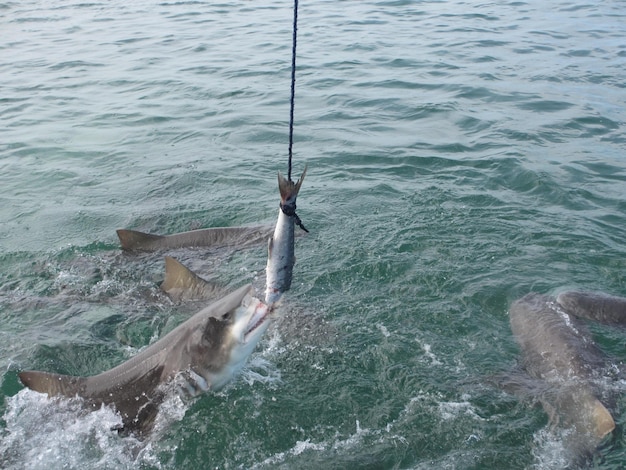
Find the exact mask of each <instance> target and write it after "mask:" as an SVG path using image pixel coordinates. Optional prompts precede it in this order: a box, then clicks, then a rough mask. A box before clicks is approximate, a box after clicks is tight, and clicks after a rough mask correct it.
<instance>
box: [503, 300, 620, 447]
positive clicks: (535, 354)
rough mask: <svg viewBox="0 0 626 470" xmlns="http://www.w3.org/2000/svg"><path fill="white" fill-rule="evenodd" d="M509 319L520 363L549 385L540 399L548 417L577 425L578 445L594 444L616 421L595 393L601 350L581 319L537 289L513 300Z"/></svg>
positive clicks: (574, 438) (602, 359)
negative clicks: (521, 358) (595, 380)
mask: <svg viewBox="0 0 626 470" xmlns="http://www.w3.org/2000/svg"><path fill="white" fill-rule="evenodd" d="M510 321H511V330H512V331H513V334H514V336H515V339H516V340H517V342H518V343H519V345H520V347H521V349H522V356H523V366H524V368H525V369H526V371H527V372H528V374H529V375H530V376H531V377H532V378H535V379H540V380H543V381H545V383H546V384H547V385H548V386H547V388H546V390H545V391H544V392H542V393H541V394H540V401H541V402H542V404H543V407H544V409H545V410H546V412H547V413H548V415H549V416H550V420H551V421H553V422H562V423H564V424H566V425H569V426H572V427H573V428H574V429H575V431H576V432H575V433H574V437H573V441H572V445H575V447H576V448H577V450H578V451H581V452H586V451H590V450H593V448H595V447H596V446H597V445H598V444H599V442H600V441H601V440H602V438H603V437H604V436H605V435H607V434H608V433H610V432H611V431H612V430H613V429H614V428H615V422H614V420H613V418H612V416H611V414H610V413H609V411H608V410H607V409H606V407H605V406H604V405H603V404H602V403H601V402H600V401H599V400H598V398H597V397H596V396H595V392H594V389H593V386H592V380H593V378H594V377H595V375H596V374H597V371H598V370H601V369H603V368H604V366H605V364H604V356H603V355H602V352H601V351H600V350H599V349H598V348H597V346H596V345H595V343H594V342H593V341H592V339H591V336H590V334H589V332H588V331H587V329H586V328H585V325H584V324H583V323H582V322H580V321H577V319H576V318H574V317H572V316H570V315H568V314H567V313H566V312H564V311H562V310H561V309H560V308H559V307H558V305H557V304H556V302H555V300H554V299H553V298H552V297H548V296H545V295H539V294H528V295H526V296H525V297H523V298H521V299H519V300H517V301H516V302H514V303H513V304H512V305H511V308H510ZM574 441H576V442H574Z"/></svg>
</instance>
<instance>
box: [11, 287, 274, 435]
mask: <svg viewBox="0 0 626 470" xmlns="http://www.w3.org/2000/svg"><path fill="white" fill-rule="evenodd" d="M270 318H271V316H270V309H269V308H268V307H267V306H266V305H265V304H264V303H263V302H261V301H260V300H258V299H256V298H255V297H254V290H253V289H252V287H251V286H249V285H247V286H244V287H241V288H239V289H237V290H236V291H234V292H232V293H231V294H229V295H227V296H225V297H223V298H222V299H220V300H218V301H217V302H214V303H213V304H211V305H209V306H208V307H206V308H204V309H202V310H200V311H199V312H198V313H196V314H195V315H193V316H192V317H191V318H190V319H188V320H187V321H186V322H184V323H182V324H181V325H179V326H178V327H177V328H175V329H174V330H172V331H171V332H170V333H168V334H167V335H165V336H164V337H163V338H161V339H160V340H158V341H157V342H155V343H153V344H151V345H150V346H148V347H146V348H145V349H144V350H143V351H141V352H140V353H139V354H137V355H136V356H134V357H133V358H131V359H129V360H128V361H126V362H124V363H122V364H120V365H118V366H117V367H114V368H113V369H110V370H107V371H105V372H102V373H101V374H98V375H95V376H92V377H73V376H67V375H59V374H53V373H48V372H39V371H24V372H21V373H20V374H19V377H20V380H21V381H22V383H23V384H24V385H26V386H27V387H28V388H31V389H33V390H35V391H38V392H41V393H47V394H48V395H49V396H65V397H75V396H78V397H81V398H83V399H84V400H85V402H86V403H87V404H88V405H90V406H92V407H100V406H101V405H103V404H105V405H112V406H113V407H115V409H116V410H117V411H118V412H119V413H120V415H121V417H122V423H123V426H122V428H121V429H120V431H121V432H123V433H134V434H136V435H138V436H142V435H145V434H146V433H148V432H149V431H150V430H151V429H152V427H153V425H154V419H155V417H156V415H157V412H158V407H159V405H160V403H161V402H162V400H163V399H164V397H165V395H166V393H168V390H169V389H170V388H176V389H177V390H181V391H183V392H184V394H186V395H187V394H188V395H191V396H194V395H197V394H199V393H200V392H202V391H206V390H209V389H211V390H218V389H219V388H221V387H223V386H224V385H225V384H226V383H227V382H228V381H229V380H230V379H231V378H232V376H233V374H235V372H237V370H238V369H240V368H241V367H242V366H243V364H244V362H245V360H246V359H247V357H248V356H249V355H250V353H251V352H252V351H253V349H254V348H255V346H256V344H257V343H258V342H259V340H260V338H261V336H262V335H263V333H264V332H265V330H266V329H267V327H268V325H269V320H270ZM170 386H175V387H170Z"/></svg>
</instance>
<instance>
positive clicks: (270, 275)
mask: <svg viewBox="0 0 626 470" xmlns="http://www.w3.org/2000/svg"><path fill="white" fill-rule="evenodd" d="M305 175H306V168H305V169H304V171H303V172H302V176H300V179H299V180H298V182H297V183H294V182H293V181H290V180H288V179H287V178H285V177H284V176H283V175H282V174H281V173H280V172H279V173H278V189H279V191H280V209H279V211H278V220H277V221H276V227H275V228H274V233H273V235H272V237H271V238H270V239H269V242H268V255H267V266H266V268H265V272H266V288H265V303H266V304H267V305H269V306H270V307H271V306H273V305H274V304H276V303H277V302H278V301H279V300H280V298H281V296H282V294H283V293H284V292H286V291H288V290H289V288H290V287H291V278H292V274H293V266H294V264H295V262H296V257H295V253H294V237H295V235H294V231H295V226H296V224H297V225H299V226H300V227H302V228H303V229H304V227H303V226H302V223H301V222H300V219H299V218H298V216H297V215H296V199H297V197H298V192H299V191H300V187H301V186H302V182H303V181H304V176H305ZM304 230H306V229H304Z"/></svg>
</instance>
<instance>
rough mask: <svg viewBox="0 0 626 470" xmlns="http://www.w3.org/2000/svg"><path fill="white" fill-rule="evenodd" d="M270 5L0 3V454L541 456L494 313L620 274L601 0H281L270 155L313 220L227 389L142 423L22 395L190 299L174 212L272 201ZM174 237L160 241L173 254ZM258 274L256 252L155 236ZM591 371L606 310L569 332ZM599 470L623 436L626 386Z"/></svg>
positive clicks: (247, 219) (624, 228) (210, 274)
mask: <svg viewBox="0 0 626 470" xmlns="http://www.w3.org/2000/svg"><path fill="white" fill-rule="evenodd" d="M292 7H293V5H292V3H291V2H289V1H271V2H253V1H246V0H243V1H236V2H235V1H228V0H225V1H221V2H209V1H152V0H137V1H124V2H123V1H120V0H110V1H89V2H81V1H74V0H46V1H43V0H20V1H1V2H0V31H2V34H0V84H1V85H2V86H1V88H0V123H1V124H0V129H1V131H0V135H1V138H0V182H1V188H0V202H1V204H0V368H1V370H2V375H1V377H0V380H1V386H0V398H1V400H0V416H1V417H0V439H1V440H0V467H3V468H11V469H18V468H19V469H21V468H29V469H37V468H46V469H51V468H77V469H78V468H81V469H83V468H94V469H108V468H144V469H177V468H185V469H205V468H216V469H218V468H219V469H249V468H255V469H269V468H272V469H274V468H282V469H319V468H325V469H353V468H359V469H392V468H398V469H400V468H401V469H433V468H436V469H496V468H507V469H553V468H554V469H556V468H563V467H564V465H566V464H567V462H568V461H569V460H568V459H569V458H570V457H571V456H570V455H568V449H567V447H566V446H565V445H564V444H563V442H564V436H563V435H562V431H560V430H559V428H558V427H557V428H553V427H551V426H550V424H549V423H548V417H547V415H546V413H545V412H544V411H543V409H542V408H541V407H539V406H536V403H533V400H532V399H525V400H523V399H520V398H519V397H518V396H515V395H514V394H511V393H509V392H508V391H507V390H504V389H502V388H500V387H499V386H498V385H497V384H496V383H495V382H496V381H494V380H493V377H496V376H501V375H506V374H507V373H508V372H509V371H511V373H513V372H512V371H513V370H514V369H515V366H516V364H517V360H518V358H519V348H518V346H517V344H516V343H515V340H514V338H513V337H512V334H511V330H510V327H509V320H508V313H507V312H508V307H509V305H510V304H511V302H512V301H514V300H515V299H517V298H519V297H521V296H522V295H524V294H526V293H528V292H531V291H535V292H541V293H554V292H557V291H559V290H562V289H567V288H584V289H590V290H600V291H604V292H609V293H612V294H615V295H622V296H626V278H625V276H624V273H625V272H626V242H625V240H626V130H625V129H626V127H625V126H626V9H625V7H626V4H625V3H624V2H623V1H617V0H612V1H611V0H609V1H603V2H584V1H582V0H573V1H554V2H546V1H543V0H542V1H539V0H528V1H507V2H476V1H471V0H469V1H461V0H451V1H409V0H395V1H391V0H390V1H385V0H359V1H337V0H335V1H327V0H309V1H301V2H300V10H299V30H298V68H297V82H296V109H295V142H294V157H293V164H294V170H293V171H294V174H293V176H294V178H295V177H297V176H299V174H300V172H301V171H302V170H303V168H304V166H305V165H308V173H307V177H306V180H305V181H304V184H303V186H302V190H301V193H300V196H299V199H298V210H299V215H300V217H301V218H302V220H303V222H304V224H305V225H306V226H307V228H308V229H309V230H310V233H309V234H308V235H306V236H303V237H299V238H298V240H297V246H296V254H297V264H296V268H295V270H294V280H293V285H292V289H291V291H290V292H289V293H288V295H287V296H286V299H285V302H284V305H283V311H282V317H281V318H280V319H278V320H277V321H276V322H275V324H274V325H273V326H272V328H271V329H270V330H269V331H268V333H267V334H266V336H265V338H264V340H263V341H262V343H261V344H260V345H259V346H258V348H257V350H256V351H255V353H254V354H253V355H252V356H251V358H250V360H249V362H248V365H247V366H246V368H245V369H244V370H243V371H242V373H241V374H240V375H239V376H238V377H237V379H236V380H234V381H233V382H232V383H231V384H230V385H229V386H228V387H227V388H226V389H224V390H222V391H220V392H219V393H208V394H206V395H203V396H202V397H201V398H199V399H198V400H197V401H195V402H192V403H183V402H179V401H177V400H175V399H173V398H172V399H171V400H170V401H168V402H167V403H166V404H165V405H164V407H163V412H162V416H161V421H160V423H159V425H158V426H157V432H155V435H154V436H153V437H152V438H151V439H149V440H148V441H147V442H139V441H136V440H134V439H132V438H127V439H123V438H119V437H118V436H117V435H115V434H114V433H111V432H110V431H109V428H110V427H111V426H113V425H114V424H115V423H116V422H118V421H119V418H118V417H117V416H116V415H115V414H114V413H113V412H112V411H111V410H108V409H102V410H100V411H98V412H96V413H86V412H84V411H83V410H82V409H81V407H80V406H79V404H77V403H75V402H72V401H64V400H50V399H47V398H46V397H44V396H42V395H39V394H36V393H34V392H30V391H27V390H24V389H23V387H22V386H21V384H20V383H19V380H18V378H17V372H18V371H19V370H21V369H40V370H48V371H55V372H59V373H68V374H75V375H91V374H96V373H98V372H101V371H103V370H106V369H108V368H110V367H113V366H114V365H117V364H118V363H120V362H121V361H122V360H124V359H126V358H128V357H130V356H132V355H133V354H135V353H136V352H137V351H138V350H139V349H141V348H142V347H143V346H145V345H146V344H149V343H150V342H151V341H154V340H155V339H156V338H158V337H159V336H160V335H161V334H162V332H163V331H167V330H168V329H170V328H172V327H173V326H174V325H176V324H178V323H180V322H181V321H183V320H184V319H185V318H187V317H188V316H189V315H190V314H192V313H193V312H194V311H196V310H197V309H198V308H199V307H200V306H199V305H197V304H194V303H174V302H172V301H170V300H169V299H168V298H167V297H166V296H165V295H163V294H162V293H161V292H160V291H159V289H158V284H159V282H160V281H161V280H162V278H163V255H164V254H165V253H154V254H141V255H133V254H128V253H123V252H121V251H120V249H119V244H118V241H117V237H116V234H115V230H116V229H118V228H132V229H137V230H142V231H146V232H152V233H160V234H170V233H176V232H180V231H185V230H190V229H194V228H201V227H212V226H235V225H245V224H257V223H272V222H273V221H274V220H275V218H276V214H277V205H278V191H277V184H276V172H277V171H279V170H280V171H282V172H286V171H287V139H288V118H289V87H290V64H291V56H290V55H291V34H292V31H291V27H292ZM170 254H171V253H170ZM173 254H174V255H176V256H177V257H179V258H180V259H181V260H183V261H184V262H185V263H187V264H188V265H190V266H191V267H192V268H193V269H195V270H196V271H197V272H198V273H199V274H201V275H203V276H204V277H207V278H211V279H215V280H218V281H219V282H221V283H222V284H223V285H225V286H227V287H228V288H236V287H239V286H241V285H243V284H244V283H246V282H252V283H254V284H255V286H256V287H258V288H260V289H262V288H263V270H264V267H265V260H266V249H265V247H264V246H257V247H248V248H246V249H245V250H201V249H195V250H178V251H177V252H176V253H173ZM593 332H594V335H595V336H594V338H595V340H596V341H597V342H598V343H599V345H600V346H601V347H602V348H603V349H604V350H605V351H606V353H607V357H608V361H609V362H610V363H613V364H614V365H615V366H616V367H618V366H620V365H621V364H622V363H623V361H624V360H626V351H625V350H624V344H625V343H624V339H625V336H624V335H625V334H626V333H625V332H624V331H616V330H613V329H610V328H605V327H593ZM607 386H608V387H611V388H612V389H613V391H614V392H615V395H616V396H617V399H616V400H615V403H613V405H612V407H611V410H612V412H613V414H614V417H615V421H616V423H617V425H618V426H617V428H616V430H615V431H614V432H613V433H612V435H611V436H610V437H609V438H608V439H607V440H606V442H604V443H603V444H602V445H601V446H600V448H599V449H598V451H597V453H596V454H595V455H594V456H593V458H592V461H591V463H590V465H591V466H592V467H594V468H602V469H613V468H622V467H623V464H624V461H625V460H626V435H625V434H624V425H625V424H626V401H625V399H624V398H623V396H624V391H625V390H626V383H625V382H624V381H620V380H614V381H611V382H610V385H607Z"/></svg>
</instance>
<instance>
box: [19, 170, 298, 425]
mask: <svg viewBox="0 0 626 470" xmlns="http://www.w3.org/2000/svg"><path fill="white" fill-rule="evenodd" d="M305 172H306V169H305ZM281 176H282V175H280V174H279V189H280V193H281V211H280V212H279V216H278V221H277V223H276V227H275V230H274V235H273V236H272V238H271V239H270V242H269V244H270V249H269V253H268V261H267V267H266V269H267V282H268V284H267V288H266V291H268V292H271V296H270V297H269V301H267V300H266V302H263V301H261V300H259V299H257V298H256V297H254V290H253V288H252V287H251V286H250V285H247V286H244V287H241V288H239V289H237V290H235V291H234V292H232V293H230V294H228V295H226V296H225V297H223V298H221V299H220V300H218V301H216V302H214V303H212V304H211V305H209V306H208V307H206V308H204V309H202V310H200V311H199V312H198V313H196V314H195V315H193V316H192V317H191V318H190V319H188V320H187V321H186V322H184V323H182V324H181V325H179V326H178V327H177V328H175V329H174V330H172V331H171V332H170V333H168V334H167V335H165V336H164V337H163V338H161V339H160V340H158V341H157V342H155V343H153V344H151V345H150V346H148V347H147V348H145V349H144V350H143V351H141V352H140V353H139V354H137V355H136V356H135V357H133V358H131V359H129V360H128V361H126V362H124V363H122V364H120V365H118V366H117V367H114V368H113V369H110V370H107V371H105V372H102V373H101V374H98V375H95V376H91V377H74V376H68V375H60V374H54V373H50V372H41V371H23V372H20V373H19V378H20V380H21V381H22V383H23V384H24V385H25V386H27V387H28V388H30V389H32V390H35V391H38V392H41V393H46V394H48V395H49V396H64V397H69V398H72V397H76V396H78V397H80V398H82V399H84V401H85V403H86V404H87V405H89V406H92V407H94V408H98V407H100V406H102V405H111V406H113V407H114V408H115V409H116V410H117V411H118V412H119V413H120V415H121V417H122V426H121V428H120V429H119V430H118V431H120V432H121V433H123V434H130V433H133V434H135V435H137V436H143V435H146V434H148V433H149V432H150V431H151V429H152V428H153V426H154V422H155V418H156V416H157V413H158V409H159V405H160V404H161V403H162V401H163V400H164V399H165V397H166V396H167V394H168V393H169V392H170V391H172V389H176V390H178V391H182V392H183V393H184V394H187V395H191V396H195V395H197V394H199V393H201V392H203V391H206V390H209V389H210V390H218V389H219V388H221V387H223V386H224V385H225V384H226V383H227V382H228V381H229V380H230V379H231V378H232V377H233V375H234V374H235V372H237V370H238V369H240V368H241V367H242V366H243V364H244V363H245V360H246V359H247V357H248V356H249V355H250V354H251V353H252V351H253V350H254V348H255V346H256V344H257V343H258V342H259V340H260V339H261V337H262V335H263V333H264V332H265V330H266V329H267V327H268V325H269V323H270V319H271V318H272V316H273V315H272V313H273V312H274V310H275V308H276V306H277V303H278V300H279V299H280V298H281V296H282V294H283V293H284V292H285V291H286V290H288V289H289V287H290V285H291V276H292V269H293V264H294V261H295V256H294V221H295V223H296V224H299V225H301V222H300V219H299V218H298V216H297V215H296V214H295V201H296V196H297V194H298V191H299V189H300V186H301V184H302V179H303V177H304V172H303V174H302V177H301V179H300V180H299V181H298V183H293V182H291V181H287V180H285V179H284V178H281ZM283 204H286V206H285V208H283ZM239 229H241V230H239ZM244 229H245V230H244ZM250 230H252V231H250ZM122 232H123V234H122V235H120V239H122V238H123V237H126V236H127V235H129V232H128V231H122ZM118 233H119V232H118ZM137 233H138V232H132V233H131V235H130V237H131V238H133V237H134V240H135V241H134V242H133V243H131V244H130V245H129V246H132V247H134V248H135V249H160V248H166V247H167V248H172V247H181V246H192V245H191V244H186V245H184V244H183V243H192V242H191V241H190V240H194V239H197V235H198V234H200V238H202V239H203V240H205V241H207V240H209V239H210V240H213V241H215V240H216V239H218V238H219V239H220V240H222V241H224V240H228V242H229V243H230V242H232V241H233V240H234V239H236V238H237V237H240V238H241V239H245V240H248V241H249V240H250V239H251V234H258V236H261V234H262V233H263V231H262V230H261V231H259V229H254V230H253V229H252V228H237V230H234V231H233V229H228V230H226V231H224V229H219V230H218V231H215V229H213V230H211V229H209V231H207V230H204V231H195V232H187V233H186V234H178V235H172V236H170V237H155V236H148V237H147V238H146V237H143V235H145V234H140V235H141V236H139V235H136V234H137ZM189 233H193V235H188V234H189ZM218 233H219V234H221V235H219V236H217V235H216V234H218ZM233 234H235V235H236V236H233ZM237 234H238V235H237ZM254 236H256V235H254ZM220 237H221V238H220ZM141 239H144V241H145V243H144V241H141ZM146 240H147V241H146ZM123 243H124V242H123ZM220 243H221V242H220ZM147 247H149V248H147ZM166 263H167V264H168V265H169V266H170V271H171V273H172V276H171V278H170V279H167V278H166V280H165V281H164V283H165V284H166V285H165V287H164V289H169V290H174V291H178V294H180V295H184V294H185V292H186V291H188V290H189V289H206V288H207V285H208V283H207V282H206V281H204V280H203V279H201V278H199V277H198V276H196V275H195V274H193V273H192V272H191V271H189V270H187V269H186V268H185V267H184V266H182V265H180V263H178V262H177V261H176V260H174V259H173V258H171V259H169V260H166ZM270 282H271V284H270Z"/></svg>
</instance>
